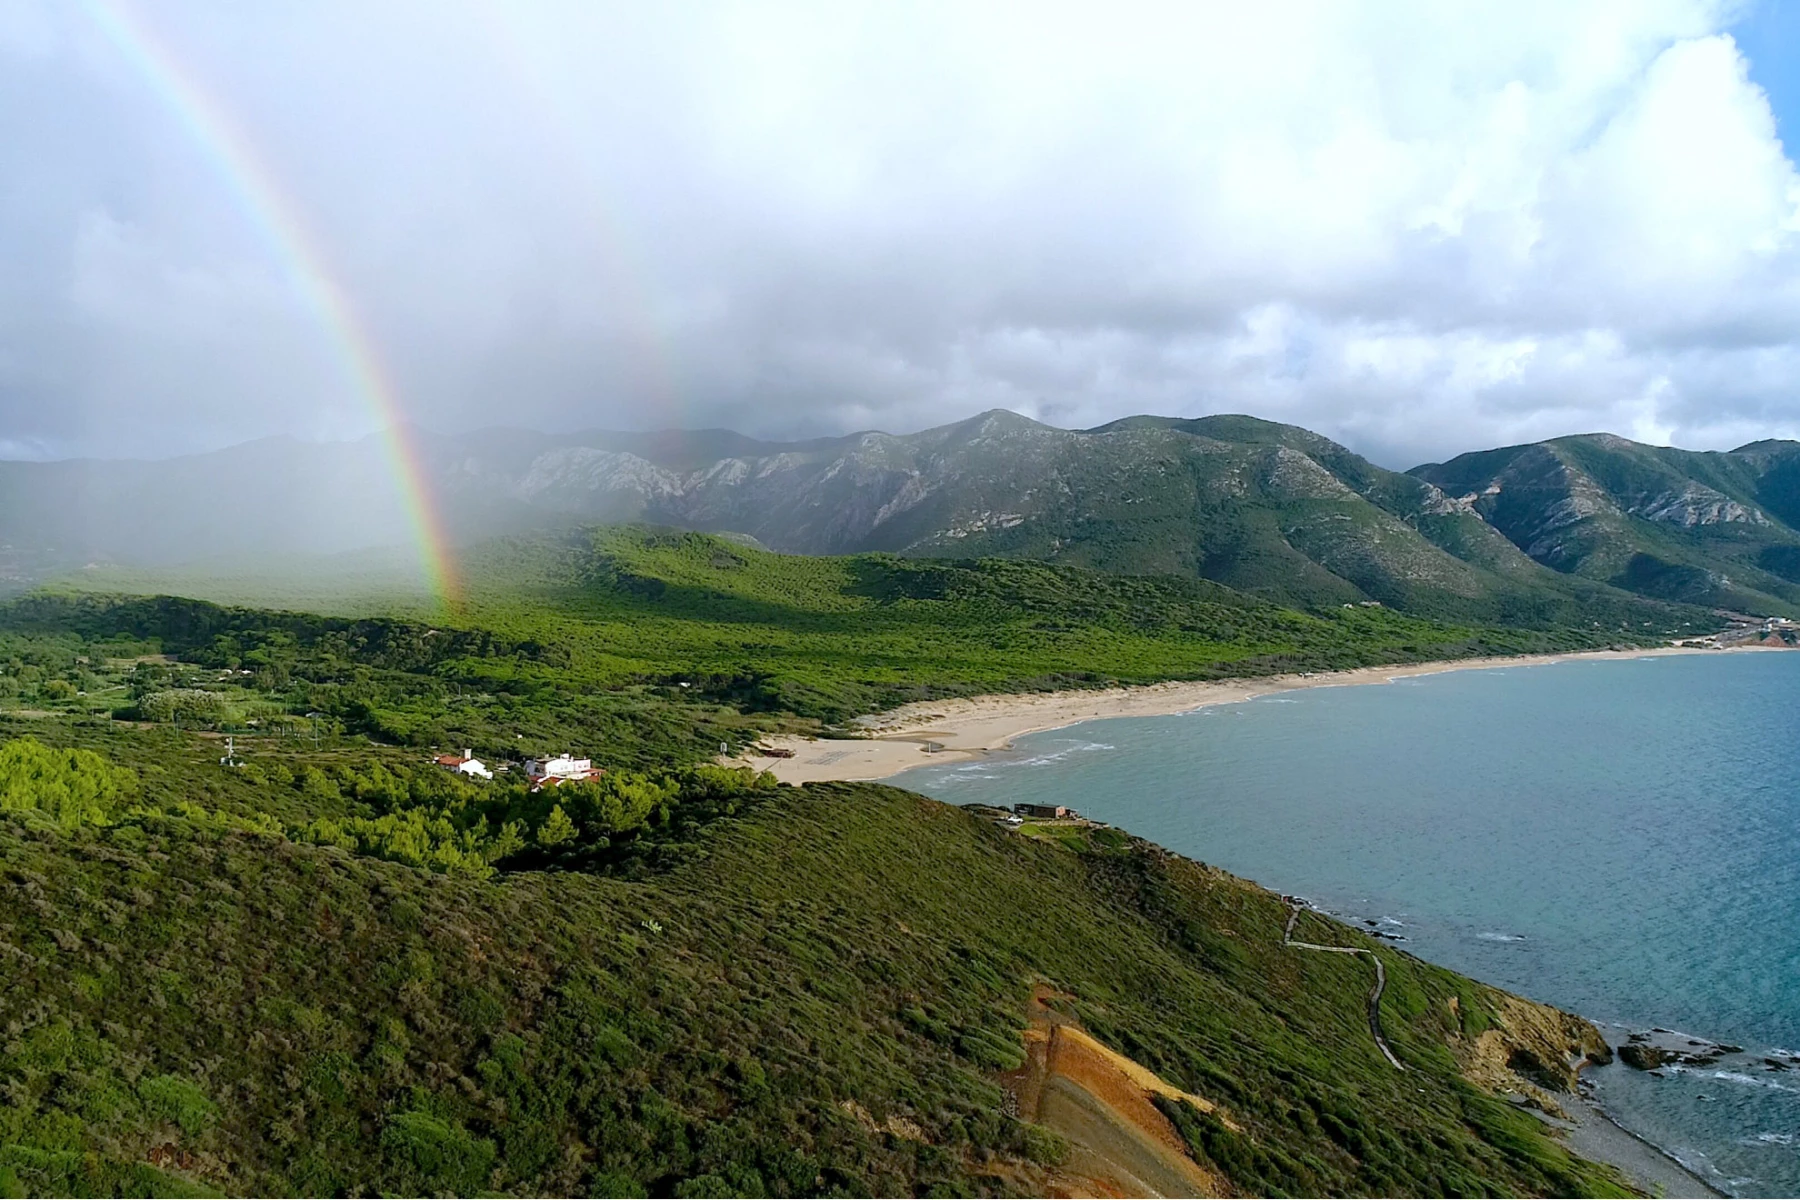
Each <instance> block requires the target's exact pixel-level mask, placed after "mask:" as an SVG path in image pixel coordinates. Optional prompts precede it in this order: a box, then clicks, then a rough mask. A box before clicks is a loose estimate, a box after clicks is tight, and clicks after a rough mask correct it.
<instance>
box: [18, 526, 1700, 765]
mask: <svg viewBox="0 0 1800 1200" xmlns="http://www.w3.org/2000/svg"><path fill="white" fill-rule="evenodd" d="M468 574H469V580H468V599H467V601H466V603H465V604H464V605H463V606H462V608H461V609H460V610H459V611H457V612H455V613H453V614H442V613H434V612H432V611H430V610H429V609H428V608H427V607H425V606H423V605H422V604H417V602H415V604H416V606H415V607H414V608H412V609H411V610H410V611H409V610H408V608H407V606H406V605H405V604H396V603H395V602H394V601H393V599H392V597H384V598H381V599H380V600H378V601H371V600H368V599H366V598H365V599H364V600H361V601H358V600H357V599H356V598H355V597H353V596H350V595H332V594H330V593H328V592H317V593H312V594H306V593H289V594H287V595H286V596H285V599H286V601H287V602H289V603H292V604H295V605H316V606H325V607H333V606H335V610H336V611H339V612H360V613H361V615H358V616H353V617H345V616H336V617H326V616H319V615H316V614H313V613H305V612H293V611H286V612H271V611H266V610H263V609H252V608H242V607H221V606H219V605H217V604H213V603H208V602H203V601H199V600H178V599H173V598H170V597H166V596H164V597H123V596H107V595H94V594H82V593H55V594H38V595H34V596H29V597H25V598H22V599H20V600H17V601H14V602H12V603H11V604H9V605H7V606H5V607H4V608H0V707H4V705H5V699H4V697H5V694H6V693H7V692H8V690H9V687H10V691H11V694H12V695H13V697H14V699H13V700H12V703H13V704H14V705H15V706H17V707H25V708H31V709H35V710H41V711H47V712H80V711H90V712H99V711H104V712H110V713H113V714H116V715H118V716H121V717H126V718H133V719H145V720H155V721H162V722H168V723H182V724H185V725H186V726H187V727H201V728H209V729H216V730H227V731H232V732H235V733H237V734H240V735H243V734H250V733H257V734H261V735H265V736H267V735H272V734H273V735H284V736H287V737H290V738H293V739H302V740H311V741H313V742H314V744H316V745H324V744H327V742H328V741H329V739H332V738H336V737H340V736H342V735H353V736H366V737H369V738H373V739H375V740H377V741H380V742H384V743H390V744H399V745H411V746H432V745H436V746H454V747H459V748H460V747H467V748H470V749H473V750H475V751H476V752H477V754H479V755H484V756H489V757H499V758H503V759H504V758H510V757H513V756H515V755H517V754H520V753H535V752H543V751H552V752H554V751H561V750H568V749H574V750H578V751H580V752H581V753H584V754H587V755H590V756H591V757H593V758H595V759H596V760H598V761H601V762H604V763H606V764H608V765H615V766H636V767H649V766H659V765H667V764H670V763H677V762H692V761H696V760H699V759H704V758H707V757H710V756H711V755H713V754H715V753H716V752H717V750H718V747H719V744H720V743H721V742H723V743H726V744H728V745H733V746H741V745H743V744H744V743H746V742H748V741H751V740H753V739H754V738H755V737H757V736H758V735H760V734H761V733H764V732H769V731H776V730H783V729H801V730H813V729H817V728H819V727H820V726H821V725H833V724H841V723H843V722H846V721H848V720H849V719H850V718H851V717H853V716H855V715H856V714H858V713H863V712H869V711H873V710H877V709H882V708H887V707H891V706H894V705H897V704H901V703H904V702H907V701H910V700H920V699H929V698H934V697H940V696H946V695H963V694H971V693H979V692H1003V691H1025V690H1044V689H1052V688H1066V687H1091V686H1101V685H1106V684H1113V683H1148V682H1154V681H1158V680H1165V679H1216V678H1224V677H1231V676H1244V675H1257V674H1268V673H1272V672H1279V671H1297V670H1330V669H1338V668H1347V667H1357V666H1368V665H1372V664H1377V663H1386V662H1407V661H1418V660H1422V659H1438V658H1456V657H1465V656H1470V655H1482V654H1509V653H1524V652H1531V651H1543V650H1558V649H1577V648H1587V647H1592V646H1596V645H1609V644H1617V643H1620V642H1640V641H1645V640H1656V639H1659V638H1662V637H1665V636H1667V635H1668V634H1670V633H1671V632H1674V631H1675V630H1677V629H1678V628H1679V626H1678V625H1677V624H1675V623H1674V622H1675V615H1671V617H1670V624H1669V625H1668V626H1667V627H1666V628H1665V627H1660V626H1650V627H1645V626H1643V625H1641V624H1640V625H1639V626H1637V627H1636V628H1632V629H1626V630H1621V629H1620V628H1619V627H1618V626H1617V625H1616V624H1613V625H1606V626H1604V627H1601V626H1592V625H1590V626H1588V627H1585V628H1575V627H1561V628H1551V629H1515V628H1482V627H1471V626H1459V625H1446V624H1442V623H1436V622H1432V621H1427V620H1422V619H1419V618H1417V617H1411V616H1406V615H1403V614H1401V613H1398V612H1395V611H1393V610H1390V609H1386V608H1382V607H1379V606H1363V605H1355V606H1349V607H1343V606H1329V607H1325V608H1322V609H1319V610H1317V611H1313V612H1300V611H1298V610H1294V609H1287V608H1281V607H1278V606H1275V605H1272V604H1269V603H1267V602H1264V601H1260V600H1255V599H1252V598H1250V597H1248V596H1245V595H1243V594H1241V593H1237V592H1233V591H1231V590H1230V589H1228V588H1224V587H1221V586H1219V585H1217V584H1212V583H1208V582H1205V581H1203V580H1194V579H1183V578H1175V577H1163V578H1135V577H1125V576H1114V575H1105V574H1101V573H1098V572H1093V571H1085V570H1081V569H1078V568H1072V567H1052V566H1047V565H1044V564H1041V563H1032V562H1018V561H1007V560H998V559H988V560H980V561H969V562H948V561H940V560H920V559H903V558H897V557H893V556H888V555H858V556H852V557H844V558H802V557H796V556H790V555H777V554H770V553H767V552H764V551H758V550H752V549H748V548H745V547H743V546H740V545H737V544H734V543H732V542H729V541H726V540H723V539H720V538H714V537H708V536H704V535H700V534H682V533H659V532H656V531H652V530H646V529H642V528H610V529H601V530H589V531H581V532H579V533H575V534H571V535H568V536H566V537H554V538H553V537H541V538H524V539H508V540H502V541H498V542H493V543H489V544H487V545H486V546H485V547H483V548H481V549H480V550H479V551H477V552H476V553H475V554H474V555H473V556H472V558H471V560H470V562H469V563H468ZM163 582H164V583H167V582H168V581H167V580H165V581H163ZM187 582H188V583H189V584H190V585H192V591H194V592H196V593H202V594H206V593H208V588H207V587H206V586H205V585H204V581H200V580H189V581H187ZM212 594H215V595H218V594H223V595H226V596H235V597H237V598H240V599H241V598H242V595H241V593H236V592H232V591H231V590H229V589H227V590H226V591H225V592H224V593H219V592H216V591H215V592H213V593H212ZM363 606H367V607H363ZM377 609H378V610H379V611H375V610H377ZM1670 612H1671V614H1674V613H1675V610H1670ZM157 651H160V652H161V653H162V654H164V655H167V656H171V657H172V659H173V660H175V661H164V660H154V661H146V655H147V654H148V653H150V652H157ZM132 652H135V657H131V656H130V654H131V653H132ZM9 680H11V681H16V682H13V683H11V684H10V685H9V684H8V682H7V681H9ZM52 682H54V683H56V684H57V685H58V687H57V689H56V691H57V694H56V695H49V694H46V693H45V690H44V689H45V687H46V686H48V685H49V684H50V683H52Z"/></svg>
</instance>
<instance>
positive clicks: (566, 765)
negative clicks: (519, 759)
mask: <svg viewBox="0 0 1800 1200" xmlns="http://www.w3.org/2000/svg"><path fill="white" fill-rule="evenodd" d="M525 774H526V775H527V776H528V777H529V778H530V779H531V786H532V787H533V788H534V789H536V788H543V787H556V786H558V785H560V784H564V783H568V782H569V781H570V780H579V779H598V778H600V776H602V775H604V774H606V771H605V770H604V769H602V768H600V767H596V766H595V765H594V762H593V760H592V759H588V758H576V757H574V756H573V755H568V754H559V755H557V756H556V757H555V758H528V759H526V760H525Z"/></svg>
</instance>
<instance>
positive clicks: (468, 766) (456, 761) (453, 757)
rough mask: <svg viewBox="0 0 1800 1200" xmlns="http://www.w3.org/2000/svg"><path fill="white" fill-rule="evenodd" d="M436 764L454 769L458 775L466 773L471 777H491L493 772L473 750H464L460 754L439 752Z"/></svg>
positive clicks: (448, 769)
mask: <svg viewBox="0 0 1800 1200" xmlns="http://www.w3.org/2000/svg"><path fill="white" fill-rule="evenodd" d="M437 764H438V766H440V767H442V768H444V769H445V770H446V771H455V772H456V773H457V774H458V775H467V776H469V777H470V778H472V779H492V778H493V777H494V773H493V772H492V771H490V770H488V769H487V766H486V765H485V764H483V763H482V761H481V760H480V759H479V758H476V757H475V752H474V751H473V750H464V751H463V752H462V753H461V754H440V755H438V760H437Z"/></svg>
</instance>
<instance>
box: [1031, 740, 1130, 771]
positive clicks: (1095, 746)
mask: <svg viewBox="0 0 1800 1200" xmlns="http://www.w3.org/2000/svg"><path fill="white" fill-rule="evenodd" d="M1112 749H1115V747H1113V746H1109V745H1107V744H1106V743H1105V742H1077V743H1076V744H1075V745H1073V746H1068V747H1065V748H1064V749H1061V750H1052V751H1051V752H1050V753H1048V754H1035V755H1033V756H1032V757H1030V758H1024V759H1020V760H1019V764H1018V765H1019V766H1021V767H1042V766H1048V765H1049V764H1050V763H1053V762H1061V761H1062V760H1063V759H1065V758H1067V757H1069V755H1071V754H1092V753H1093V752H1095V751H1097V750H1112Z"/></svg>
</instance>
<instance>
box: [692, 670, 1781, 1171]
mask: <svg viewBox="0 0 1800 1200" xmlns="http://www.w3.org/2000/svg"><path fill="white" fill-rule="evenodd" d="M1775 649H1776V647H1767V646H1742V647H1731V648H1728V649H1724V650H1720V649H1709V648H1699V647H1684V646H1659V647H1646V648H1642V649H1634V650H1587V651H1572V652H1568V653H1562V654H1532V655H1516V656H1506V657H1488V658H1469V659H1448V660H1437V661H1431V662H1420V663H1397V664H1391V665H1387V666H1378V667H1360V668H1355V669H1352V670H1347V671H1331V672H1316V673H1301V674H1290V675H1271V676H1261V677H1255V678H1248V679H1232V680H1219V681H1209V682H1171V683H1159V684H1149V685H1143V686H1136V687H1115V688H1105V689H1096V690H1091V691H1065V692H1044V693H1024V694H1010V695H1008V694H998V695H986V696H974V697H966V698H957V699H948V700H939V701H921V702H917V703H913V704H908V705H904V706H902V707H900V708H896V709H892V710H890V711H888V712H885V713H878V714H873V715H870V716H865V717H860V718H858V719H857V721H856V724H857V726H858V727H859V728H860V730H861V731H862V733H863V736H861V737H853V738H846V739H828V738H805V737H799V736H794V735H789V736H783V737H775V738H767V739H764V741H763V745H765V746H772V747H778V748H782V749H788V750H791V751H793V755H794V756H793V757H792V758H770V757H765V756H760V755H743V756H739V757H737V758H732V759H724V760H721V761H723V762H726V763H727V764H728V765H733V766H751V767H755V768H757V769H759V770H766V771H769V772H771V773H772V774H774V775H775V777H776V778H777V779H779V780H781V781H782V782H784V783H795V784H802V783H815V782H827V781H857V782H868V781H875V780H888V779H892V778H893V777H894V776H896V775H899V774H901V773H903V772H905V771H908V770H911V769H914V768H917V767H922V766H930V765H936V764H941V763H952V762H968V761H976V760H979V759H982V758H985V757H988V756H990V755H994V754H999V753H1004V752H1006V751H1007V750H1009V749H1011V748H1012V745H1013V743H1014V742H1015V741H1016V740H1017V739H1019V738H1021V737H1025V736H1028V735H1030V734H1034V733H1042V732H1046V731H1049V730H1054V729H1062V728H1066V727H1068V726H1071V725H1078V724H1083V723H1085V722H1088V721H1100V720H1110V719H1115V718H1120V717H1151V716H1172V715H1176V714H1179V713H1184V712H1192V711H1195V710H1197V709H1201V708H1207V707H1210V706H1213V705H1218V704H1235V703H1239V702H1242V701H1245V700H1253V699H1256V698H1258V697H1262V696H1271V695H1278V694H1280V693H1283V692H1289V691H1296V690H1299V689H1302V688H1315V687H1358V686H1363V685H1366V684H1374V683H1389V682H1392V681H1394V680H1398V679H1410V678H1418V677H1420V676H1425V675H1436V674H1442V673H1446V672H1450V671H1478V670H1497V669H1503V668H1508V667H1535V666H1550V665H1554V664H1556V663H1562V662H1625V661H1633V660H1637V659H1645V658H1662V657H1669V656H1673V655H1678V654H1723V653H1742V652H1746V651H1773V650H1775ZM928 748H930V752H929V753H927V750H928ZM1558 1099H1559V1100H1560V1101H1562V1103H1563V1105H1564V1111H1565V1112H1566V1113H1567V1116H1568V1119H1567V1120H1562V1119H1558V1118H1556V1117H1553V1116H1550V1115H1549V1114H1546V1113H1536V1112H1535V1110H1534V1115H1537V1116H1538V1117H1539V1118H1540V1119H1542V1120H1544V1121H1545V1123H1546V1124H1549V1125H1551V1126H1552V1127H1553V1128H1555V1129H1557V1130H1558V1131H1559V1132H1560V1133H1561V1135H1562V1139H1563V1141H1564V1144H1565V1145H1566V1146H1567V1147H1568V1148H1569V1150H1570V1151H1571V1152H1573V1153H1575V1154H1577V1155H1580V1156H1581V1157H1583V1158H1586V1159H1589V1160H1591V1161H1595V1162H1602V1163H1606V1164H1607V1165H1609V1166H1612V1167H1614V1168H1615V1169H1617V1170H1618V1171H1619V1172H1620V1173H1621V1174H1622V1175H1623V1176H1624V1177H1625V1178H1626V1180H1627V1181H1629V1182H1630V1183H1631V1184H1632V1185H1633V1186H1635V1187H1637V1188H1639V1189H1640V1190H1642V1191H1643V1192H1644V1193H1645V1194H1647V1195H1653V1196H1654V1195H1659V1194H1660V1195H1665V1196H1723V1195H1726V1194H1727V1193H1724V1192H1721V1191H1719V1190H1718V1189H1717V1188H1716V1187H1714V1186H1713V1185H1712V1184H1710V1183H1709V1182H1708V1181H1707V1180H1706V1179H1705V1178H1703V1177H1702V1176H1700V1175H1699V1174H1698V1173H1696V1172H1695V1171H1693V1170H1692V1169H1690V1168H1688V1167H1687V1166H1686V1165H1685V1164H1683V1163H1682V1162H1681V1161H1680V1160H1679V1159H1677V1158H1675V1156H1674V1155H1672V1154H1670V1153H1669V1152H1668V1151H1666V1150H1664V1149H1663V1148H1662V1147H1660V1146H1658V1145H1656V1144H1655V1143H1653V1142H1651V1141H1649V1140H1648V1139H1646V1138H1644V1137H1643V1136H1641V1135H1640V1134H1637V1133H1635V1132H1633V1131H1632V1130H1630V1129H1629V1128H1627V1127H1626V1126H1624V1125H1622V1124H1621V1123H1619V1122H1618V1121H1617V1120H1616V1119H1615V1118H1614V1117H1613V1116H1612V1114H1610V1113H1609V1112H1607V1110H1606V1109H1605V1108H1604V1107H1603V1106H1602V1105H1600V1104H1599V1103H1598V1102H1597V1101H1596V1100H1595V1099H1594V1098H1593V1097H1592V1096H1590V1095H1587V1094H1585V1089H1583V1091H1582V1092H1577V1093H1576V1094H1574V1095H1570V1096H1566V1097H1562V1096H1559V1097H1558Z"/></svg>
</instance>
